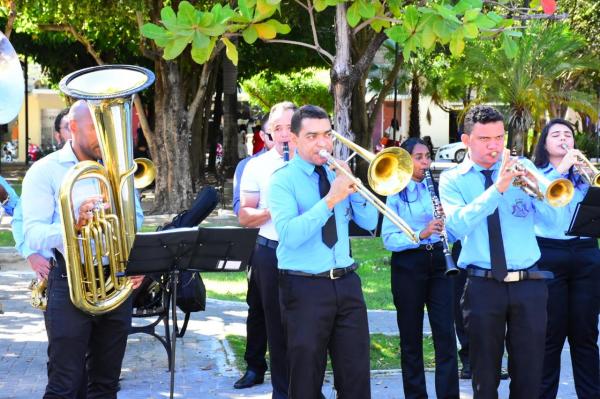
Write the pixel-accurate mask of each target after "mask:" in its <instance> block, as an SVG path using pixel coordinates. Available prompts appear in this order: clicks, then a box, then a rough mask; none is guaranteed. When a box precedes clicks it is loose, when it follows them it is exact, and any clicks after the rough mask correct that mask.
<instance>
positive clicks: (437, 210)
mask: <svg viewBox="0 0 600 399" xmlns="http://www.w3.org/2000/svg"><path fill="white" fill-rule="evenodd" d="M425 184H426V185H427V189H428V190H429V194H431V202H432V203H433V217H434V218H435V219H439V220H441V221H442V223H443V227H442V232H441V233H440V240H441V241H442V246H443V247H444V259H445V260H446V272H445V274H446V276H454V275H456V274H458V272H459V270H458V269H457V268H456V265H455V264H454V259H452V253H451V252H450V247H448V233H447V232H446V221H445V220H444V219H445V216H444V210H443V209H442V203H441V202H440V199H439V197H438V196H437V194H436V192H435V188H434V187H433V179H432V177H431V172H430V171H429V170H426V171H425Z"/></svg>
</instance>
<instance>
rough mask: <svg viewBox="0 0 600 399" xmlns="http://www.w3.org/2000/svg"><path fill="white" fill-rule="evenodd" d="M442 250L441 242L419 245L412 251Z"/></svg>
mask: <svg viewBox="0 0 600 399" xmlns="http://www.w3.org/2000/svg"><path fill="white" fill-rule="evenodd" d="M442 248H444V245H443V244H442V242H441V241H438V242H435V243H433V244H421V245H419V246H418V247H417V248H413V251H433V250H434V249H442Z"/></svg>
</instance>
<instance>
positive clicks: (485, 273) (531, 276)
mask: <svg viewBox="0 0 600 399" xmlns="http://www.w3.org/2000/svg"><path fill="white" fill-rule="evenodd" d="M467 274H468V275H469V276H472V277H484V278H494V276H492V271H491V270H483V269H473V268H468V269H467ZM552 278H554V273H552V272H548V271H541V270H515V271H512V272H508V273H507V274H506V277H504V282H505V283H514V282H517V281H522V280H549V279H552Z"/></svg>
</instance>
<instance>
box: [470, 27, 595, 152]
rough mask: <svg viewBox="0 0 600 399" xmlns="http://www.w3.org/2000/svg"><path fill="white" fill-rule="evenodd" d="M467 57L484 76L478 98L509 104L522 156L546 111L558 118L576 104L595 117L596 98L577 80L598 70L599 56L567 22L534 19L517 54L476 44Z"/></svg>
mask: <svg viewBox="0 0 600 399" xmlns="http://www.w3.org/2000/svg"><path fill="white" fill-rule="evenodd" d="M465 57H466V58H465V60H466V63H467V65H469V67H468V68H469V69H471V70H472V71H480V72H482V73H483V74H484V76H485V79H484V81H483V86H482V88H481V90H480V91H479V93H478V98H477V101H486V102H501V103H504V104H506V105H507V107H508V112H507V114H508V115H507V128H508V131H509V140H510V141H509V142H510V146H511V148H512V149H514V150H516V152H517V153H518V154H523V153H524V152H525V150H526V148H527V132H528V130H529V129H530V128H531V127H533V125H534V123H536V122H538V121H541V120H542V119H544V117H545V115H546V113H550V114H551V115H552V116H559V114H558V113H557V112H558V111H559V110H562V111H563V112H562V113H564V111H565V110H566V107H571V108H573V109H575V110H576V111H580V112H584V113H586V114H588V115H594V116H595V109H594V106H593V96H592V95H589V94H586V93H584V92H581V91H579V90H578V89H579V87H578V86H579V85H578V78H579V77H580V76H581V75H582V74H583V73H585V72H587V71H590V70H593V69H598V60H597V59H594V58H593V57H591V56H588V55H586V51H585V43H584V42H583V41H582V40H581V39H580V38H578V37H577V36H576V35H575V34H573V33H571V32H570V31H569V29H568V27H567V26H566V25H564V24H560V23H551V24H547V23H539V22H535V23H532V24H531V25H530V26H529V28H528V29H527V31H525V33H524V35H523V37H522V38H521V39H520V40H518V41H517V50H516V54H515V55H514V57H509V56H508V55H507V53H506V52H505V51H504V50H503V49H501V48H499V47H498V46H496V45H494V44H493V43H482V44H481V45H480V46H473V47H471V48H470V49H469V50H468V51H467V52H466V53H465Z"/></svg>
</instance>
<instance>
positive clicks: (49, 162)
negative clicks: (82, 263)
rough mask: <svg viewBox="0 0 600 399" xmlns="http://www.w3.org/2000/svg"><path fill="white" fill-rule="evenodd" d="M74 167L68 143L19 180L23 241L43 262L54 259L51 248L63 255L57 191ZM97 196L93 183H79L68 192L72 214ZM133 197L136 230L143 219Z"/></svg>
mask: <svg viewBox="0 0 600 399" xmlns="http://www.w3.org/2000/svg"><path fill="white" fill-rule="evenodd" d="M77 163H79V161H78V160H77V157H76V156H75V154H74V153H73V149H72V148H71V142H70V141H69V142H68V144H65V145H64V146H63V148H61V149H60V150H58V151H55V152H53V153H52V154H50V155H47V156H45V157H44V158H42V159H40V160H39V161H37V162H36V163H34V164H33V165H32V166H31V168H30V169H29V170H28V171H27V174H26V175H25V179H23V192H22V196H21V202H22V207H23V215H24V223H23V226H24V228H23V229H24V231H25V240H26V242H27V244H28V245H29V247H30V248H31V250H32V251H35V252H37V253H39V254H41V255H42V256H44V257H45V258H51V257H53V256H54V255H53V253H52V249H53V248H56V249H58V250H59V251H60V252H61V253H63V254H64V247H63V240H62V221H61V219H60V211H59V207H60V201H59V191H60V186H61V183H62V181H63V179H64V177H65V175H66V173H67V172H68V171H69V169H71V167H73V166H75V165H76V164H77ZM98 194H100V190H99V187H98V183H97V181H96V180H95V179H83V180H79V181H78V182H77V183H76V184H75V187H74V188H73V190H72V197H73V206H74V208H75V209H74V211H75V212H77V210H78V209H79V205H80V204H81V203H82V202H83V201H84V200H85V199H87V198H89V197H90V196H93V195H98ZM134 197H135V213H136V223H137V227H138V229H139V228H140V227H141V225H142V222H143V220H144V215H143V212H142V207H141V204H140V202H139V198H138V196H137V195H135V196H134Z"/></svg>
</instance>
